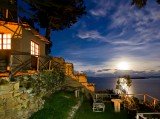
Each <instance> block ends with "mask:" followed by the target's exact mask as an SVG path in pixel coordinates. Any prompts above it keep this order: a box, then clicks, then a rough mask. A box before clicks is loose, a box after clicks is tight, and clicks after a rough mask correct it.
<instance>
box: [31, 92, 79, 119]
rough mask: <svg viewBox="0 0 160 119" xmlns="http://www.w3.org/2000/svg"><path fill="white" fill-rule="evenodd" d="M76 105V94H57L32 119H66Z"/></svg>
mask: <svg viewBox="0 0 160 119" xmlns="http://www.w3.org/2000/svg"><path fill="white" fill-rule="evenodd" d="M76 104H77V100H76V98H75V97H74V92H57V93H54V94H53V95H51V96H50V97H49V98H47V99H46V102H45V104H44V108H43V109H42V110H39V111H38V112H36V113H34V114H33V115H32V116H31V117H30V119H66V118H67V117H68V113H69V111H70V109H71V107H72V106H74V105H76Z"/></svg>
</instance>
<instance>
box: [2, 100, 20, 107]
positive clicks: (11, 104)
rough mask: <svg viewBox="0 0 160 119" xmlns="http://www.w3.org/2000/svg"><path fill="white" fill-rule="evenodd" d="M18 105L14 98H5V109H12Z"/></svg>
mask: <svg viewBox="0 0 160 119" xmlns="http://www.w3.org/2000/svg"><path fill="white" fill-rule="evenodd" d="M17 105H18V102H17V101H16V100H15V99H14V98H8V99H7V100H6V105H5V109H12V108H15V107H16V106H17Z"/></svg>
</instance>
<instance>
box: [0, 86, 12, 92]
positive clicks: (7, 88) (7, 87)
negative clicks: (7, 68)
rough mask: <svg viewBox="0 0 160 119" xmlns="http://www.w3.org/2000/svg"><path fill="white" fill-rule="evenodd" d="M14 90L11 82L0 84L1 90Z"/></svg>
mask: <svg viewBox="0 0 160 119" xmlns="http://www.w3.org/2000/svg"><path fill="white" fill-rule="evenodd" d="M12 90H13V87H12V86H11V85H10V84H5V85H0V92H1V91H6V92H9V91H12Z"/></svg>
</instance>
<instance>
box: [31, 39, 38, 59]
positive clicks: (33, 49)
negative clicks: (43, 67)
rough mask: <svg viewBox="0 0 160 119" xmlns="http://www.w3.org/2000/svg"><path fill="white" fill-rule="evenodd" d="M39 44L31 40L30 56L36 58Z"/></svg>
mask: <svg viewBox="0 0 160 119" xmlns="http://www.w3.org/2000/svg"><path fill="white" fill-rule="evenodd" d="M39 46H40V45H39V43H37V42H35V41H33V40H31V43H30V53H31V55H33V56H37V57H38V55H39V54H40V47H39Z"/></svg>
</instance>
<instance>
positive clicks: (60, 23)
mask: <svg viewBox="0 0 160 119" xmlns="http://www.w3.org/2000/svg"><path fill="white" fill-rule="evenodd" d="M24 1H25V2H26V3H27V4H28V5H29V6H30V8H31V9H30V10H31V13H32V14H31V15H30V16H29V18H30V19H32V20H33V21H34V22H36V23H38V24H39V25H40V27H41V28H46V33H45V37H46V38H47V39H49V40H50V34H51V30H63V29H66V28H70V27H71V26H72V25H73V24H75V23H76V22H77V21H78V19H79V18H80V17H81V16H82V15H83V14H85V13H86V11H85V6H84V2H83V0H41V1H39V0H24ZM33 13H34V14H33ZM50 47H51V46H50V44H49V46H47V49H48V48H50ZM48 53H50V50H48Z"/></svg>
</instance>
